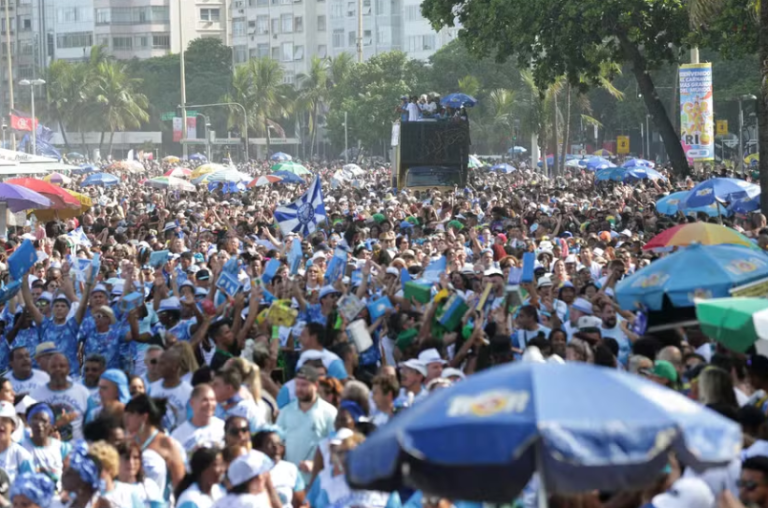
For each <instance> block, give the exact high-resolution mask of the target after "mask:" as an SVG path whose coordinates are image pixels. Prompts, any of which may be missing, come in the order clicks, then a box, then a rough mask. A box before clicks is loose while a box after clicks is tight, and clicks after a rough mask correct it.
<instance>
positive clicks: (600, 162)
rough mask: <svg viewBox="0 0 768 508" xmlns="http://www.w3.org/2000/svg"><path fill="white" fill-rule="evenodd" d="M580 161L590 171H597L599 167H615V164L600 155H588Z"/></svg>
mask: <svg viewBox="0 0 768 508" xmlns="http://www.w3.org/2000/svg"><path fill="white" fill-rule="evenodd" d="M580 163H581V165H582V166H584V167H585V168H587V169H588V170H590V171H599V170H601V169H606V168H615V167H616V164H614V163H613V162H611V161H609V160H607V159H603V158H602V157H589V158H588V159H582V160H581V161H580Z"/></svg>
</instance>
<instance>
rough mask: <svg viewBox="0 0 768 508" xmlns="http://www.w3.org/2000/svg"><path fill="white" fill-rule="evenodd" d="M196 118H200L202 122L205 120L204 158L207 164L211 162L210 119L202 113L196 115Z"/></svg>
mask: <svg viewBox="0 0 768 508" xmlns="http://www.w3.org/2000/svg"><path fill="white" fill-rule="evenodd" d="M197 116H202V117H203V120H205V157H206V158H207V159H208V162H210V161H211V119H210V118H209V117H208V115H204V114H202V113H198V114H197Z"/></svg>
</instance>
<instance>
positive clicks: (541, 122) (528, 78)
mask: <svg viewBox="0 0 768 508" xmlns="http://www.w3.org/2000/svg"><path fill="white" fill-rule="evenodd" d="M520 77H521V80H522V83H523V84H524V85H525V87H524V88H523V93H522V94H520V95H521V97H520V101H518V102H517V104H518V106H519V107H521V111H520V116H521V117H522V123H523V125H524V126H525V127H527V129H528V130H530V132H533V133H534V134H536V136H537V138H538V145H539V149H540V150H541V153H542V157H541V158H542V160H543V161H544V162H543V165H542V169H543V171H544V174H548V173H549V168H548V165H547V147H548V142H547V141H548V140H549V136H550V135H554V138H555V145H557V123H559V122H558V121H557V117H558V116H559V112H558V111H557V95H558V94H559V93H560V91H561V90H562V88H563V84H564V83H565V78H564V77H560V78H558V79H556V80H555V82H554V83H552V84H551V85H549V87H547V88H546V89H544V90H542V89H540V88H539V87H538V86H537V85H536V81H535V79H534V78H533V74H532V73H531V71H529V70H524V71H520ZM548 117H549V118H551V119H552V122H549V121H548V120H547V118H548ZM554 152H555V154H554V155H555V159H557V148H555V149H554ZM532 162H533V163H534V164H535V163H536V161H532Z"/></svg>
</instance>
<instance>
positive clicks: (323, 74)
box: [297, 56, 329, 160]
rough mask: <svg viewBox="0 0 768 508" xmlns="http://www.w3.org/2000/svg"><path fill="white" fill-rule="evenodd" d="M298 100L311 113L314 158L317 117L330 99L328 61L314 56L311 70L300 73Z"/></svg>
mask: <svg viewBox="0 0 768 508" xmlns="http://www.w3.org/2000/svg"><path fill="white" fill-rule="evenodd" d="M297 81H298V85H299V87H298V102H299V105H300V106H303V107H302V109H306V111H307V112H308V113H309V136H310V141H309V159H310V160H311V159H312V156H313V155H314V153H315V152H314V150H315V141H316V140H317V117H318V112H319V110H320V107H321V106H322V104H323V103H325V102H326V101H327V100H328V94H329V89H328V61H327V60H324V59H321V58H318V57H317V56H313V57H312V61H311V62H310V67H309V72H308V73H307V74H299V75H298V76H297Z"/></svg>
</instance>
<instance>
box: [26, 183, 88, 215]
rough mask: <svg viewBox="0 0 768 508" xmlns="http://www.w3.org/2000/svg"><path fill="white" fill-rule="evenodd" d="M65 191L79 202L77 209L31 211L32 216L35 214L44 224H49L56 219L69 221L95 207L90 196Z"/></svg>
mask: <svg viewBox="0 0 768 508" xmlns="http://www.w3.org/2000/svg"><path fill="white" fill-rule="evenodd" d="M63 190H64V191H65V192H66V193H67V194H69V195H70V196H71V197H72V198H73V199H75V200H77V202H78V204H79V206H77V207H76V208H61V209H51V208H49V209H37V210H33V211H31V212H30V214H34V215H35V217H37V220H39V221H43V222H48V221H52V220H55V219H58V220H67V219H72V218H74V217H79V216H81V215H83V214H84V213H85V212H87V211H88V210H90V209H91V206H93V201H91V198H90V196H86V195H85V194H80V193H79V192H75V191H73V190H69V189H63Z"/></svg>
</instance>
